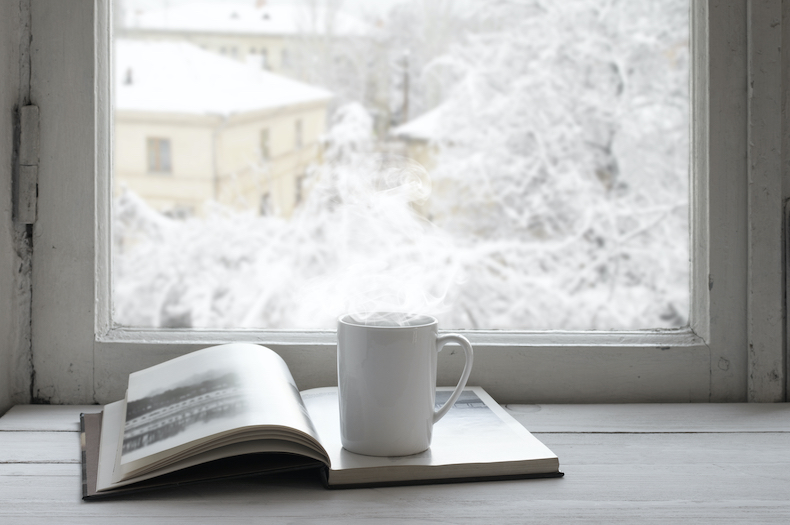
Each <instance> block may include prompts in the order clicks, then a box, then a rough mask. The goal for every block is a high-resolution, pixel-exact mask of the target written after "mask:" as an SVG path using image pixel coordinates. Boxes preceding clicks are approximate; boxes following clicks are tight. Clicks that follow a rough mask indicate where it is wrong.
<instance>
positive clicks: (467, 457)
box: [302, 387, 559, 484]
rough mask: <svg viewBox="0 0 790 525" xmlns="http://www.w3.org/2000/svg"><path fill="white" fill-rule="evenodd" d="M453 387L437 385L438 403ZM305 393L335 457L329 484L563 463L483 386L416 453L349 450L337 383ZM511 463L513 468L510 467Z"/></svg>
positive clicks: (470, 390)
mask: <svg viewBox="0 0 790 525" xmlns="http://www.w3.org/2000/svg"><path fill="white" fill-rule="evenodd" d="M452 390H453V389H452V388H449V387H447V388H443V387H440V388H438V389H437V392H436V406H437V408H438V407H440V406H442V404H444V402H445V401H446V400H447V399H449V397H450V394H451V393H452ZM302 399H303V400H304V402H305V405H306V406H307V409H308V411H309V412H310V415H311V418H312V420H313V423H314V424H315V426H316V428H317V429H318V431H319V432H320V434H321V437H322V439H323V441H322V443H323V445H324V448H325V449H326V450H327V452H328V454H329V457H330V460H331V472H330V484H331V483H332V481H333V478H334V480H335V481H342V482H344V483H368V482H371V483H372V482H377V481H397V480H408V479H430V478H431V477H436V476H449V475H451V474H453V475H457V476H458V477H461V476H468V475H474V474H477V475H481V476H482V475H500V474H501V475H506V474H512V473H523V472H530V471H534V472H536V473H537V472H556V471H557V470H558V469H559V460H558V459H557V456H556V455H555V454H554V453H553V452H552V451H551V450H549V449H548V447H546V446H545V445H544V444H543V443H541V442H540V441H539V440H538V439H537V438H535V437H534V436H533V435H532V434H530V433H529V432H528V431H527V430H526V429H525V428H524V427H523V426H522V425H521V424H519V422H518V421H516V420H515V419H513V417H512V416H510V414H508V413H507V412H506V411H505V410H504V409H503V408H502V407H500V406H499V405H498V404H497V403H496V401H494V400H493V399H492V398H491V396H489V395H488V394H487V393H486V392H485V390H483V389H482V388H480V387H467V388H466V389H464V391H463V393H462V394H461V397H460V398H459V399H458V400H457V401H456V402H455V404H454V405H453V408H452V409H450V411H449V412H448V413H447V415H445V416H444V418H442V419H441V420H440V421H439V422H438V423H436V424H435V425H434V427H433V439H432V443H431V447H430V448H429V449H428V450H426V451H425V452H422V453H419V454H414V455H411V456H396V457H374V456H363V455H360V454H355V453H353V452H349V451H347V450H345V449H344V448H343V447H342V444H341V441H340V420H339V413H338V401H337V388H336V387H331V388H317V389H312V390H306V391H304V392H302ZM486 465H488V467H486ZM508 465H509V466H511V467H513V468H512V469H510V470H508ZM455 466H459V468H453V467H455ZM431 470H433V471H437V470H443V471H444V472H443V473H435V472H434V473H432V472H431ZM366 471H369V472H366ZM398 471H399V472H398Z"/></svg>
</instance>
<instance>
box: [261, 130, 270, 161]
mask: <svg viewBox="0 0 790 525" xmlns="http://www.w3.org/2000/svg"><path fill="white" fill-rule="evenodd" d="M260 147H261V159H263V160H269V159H270V158H271V153H270V151H269V129H268V128H267V129H262V130H261V134H260Z"/></svg>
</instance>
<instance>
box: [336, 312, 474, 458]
mask: <svg viewBox="0 0 790 525" xmlns="http://www.w3.org/2000/svg"><path fill="white" fill-rule="evenodd" d="M337 337H338V348H337V350H338V352H337V367H338V395H339V400H340V433H341V439H342V443H343V448H345V449H346V450H349V451H351V452H355V453H358V454H365V455H369V456H405V455H410V454H416V453H419V452H422V451H424V450H426V449H427V448H428V447H430V445H431V435H432V433H433V425H434V423H436V422H437V421H439V420H440V419H441V418H442V417H443V416H444V415H445V414H446V413H447V411H448V410H449V409H450V407H452V406H453V404H454V403H455V401H456V400H457V399H458V396H459V395H460V394H461V391H462V390H463V388H464V386H466V381H467V379H468V378H469V373H470V372H471V371H472V360H473V352H472V345H470V344H469V341H468V340H467V339H466V338H465V337H463V336H460V335H456V334H447V335H442V336H439V332H438V322H437V320H436V319H435V318H433V317H430V316H427V315H406V314H390V313H379V314H368V315H364V316H360V315H350V314H349V315H344V316H342V317H340V319H339V320H338V326H337ZM448 343H457V344H459V345H461V347H462V348H463V349H464V353H465V354H466V364H465V366H464V371H463V373H462V374H461V380H460V381H459V382H458V386H457V387H456V388H455V391H453V394H452V395H451V396H450V399H448V401H447V403H445V404H444V405H443V406H442V407H441V408H439V410H435V409H434V402H435V397H436V362H437V354H438V352H439V351H440V350H441V349H442V347H444V345H446V344H448Z"/></svg>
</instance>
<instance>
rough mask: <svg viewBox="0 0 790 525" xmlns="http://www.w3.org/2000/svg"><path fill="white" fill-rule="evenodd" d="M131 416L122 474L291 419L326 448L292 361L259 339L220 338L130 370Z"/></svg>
mask: <svg viewBox="0 0 790 525" xmlns="http://www.w3.org/2000/svg"><path fill="white" fill-rule="evenodd" d="M124 419H125V421H124V432H123V436H122V438H121V441H120V448H121V451H122V452H121V458H120V470H121V471H122V472H121V473H116V475H115V476H114V478H115V481H118V480H119V479H122V478H124V477H128V475H129V474H133V473H139V472H140V471H141V470H144V468H145V467H146V466H147V465H151V464H154V463H157V462H158V461H161V460H162V459H163V458H167V457H170V456H176V455H179V454H181V455H183V454H184V453H185V452H188V451H189V450H191V449H193V448H196V447H200V446H201V445H205V443H206V442H207V441H209V440H211V439H219V440H223V441H225V442H227V440H228V438H229V436H231V437H230V439H231V440H232V434H233V433H237V432H240V431H241V430H249V429H250V427H263V430H265V429H267V428H269V429H270V428H271V427H273V426H279V427H289V428H292V429H295V430H296V431H298V432H301V433H303V434H304V435H305V436H304V437H306V438H307V439H308V440H309V441H310V442H314V444H315V447H316V449H317V450H321V446H320V440H319V439H318V433H317V432H316V430H315V428H314V426H313V424H312V423H311V421H310V418H309V416H308V414H307V411H306V409H305V407H304V404H303V403H302V399H301V397H300V395H299V391H298V389H297V388H296V384H295V383H294V380H293V377H292V376H291V372H290V371H289V370H288V367H287V366H286V364H285V362H284V361H283V360H282V358H280V356H278V355H277V354H276V353H274V352H273V351H272V350H270V349H268V348H265V347H262V346H258V345H254V344H246V343H234V344H229V345H221V346H214V347H210V348H206V349H204V350H199V351H197V352H193V353H191V354H187V355H184V356H181V357H178V358H176V359H172V360H170V361H167V362H165V363H162V364H160V365H157V366H154V367H151V368H148V369H146V370H141V371H140V372H136V373H134V374H131V375H130V376H129V387H128V390H127V403H126V415H125V418H124Z"/></svg>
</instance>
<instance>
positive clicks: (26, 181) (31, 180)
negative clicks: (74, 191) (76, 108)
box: [14, 105, 39, 224]
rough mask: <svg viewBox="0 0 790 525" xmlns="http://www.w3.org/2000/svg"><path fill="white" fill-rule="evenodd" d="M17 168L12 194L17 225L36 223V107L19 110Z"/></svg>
mask: <svg viewBox="0 0 790 525" xmlns="http://www.w3.org/2000/svg"><path fill="white" fill-rule="evenodd" d="M19 131H20V133H19V157H18V158H19V168H18V169H17V180H16V188H15V190H16V191H15V192H14V196H15V199H14V211H15V219H16V222H17V223H19V224H33V223H35V222H36V200H37V197H38V151H39V119H38V106H32V105H31V106H23V107H22V108H20V110H19Z"/></svg>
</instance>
